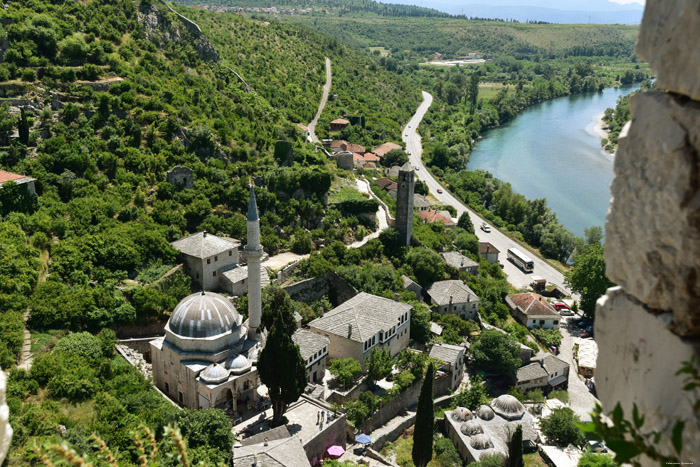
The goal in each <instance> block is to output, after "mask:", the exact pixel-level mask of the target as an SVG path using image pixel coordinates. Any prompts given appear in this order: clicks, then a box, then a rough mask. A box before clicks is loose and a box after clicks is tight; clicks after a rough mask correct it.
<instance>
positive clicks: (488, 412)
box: [476, 404, 496, 420]
mask: <svg viewBox="0 0 700 467" xmlns="http://www.w3.org/2000/svg"><path fill="white" fill-rule="evenodd" d="M476 415H477V416H478V417H479V418H480V419H482V420H493V417H495V416H496V414H495V413H494V412H493V409H492V408H491V407H489V406H488V405H484V404H482V405H481V406H480V407H479V408H478V409H477V411H476Z"/></svg>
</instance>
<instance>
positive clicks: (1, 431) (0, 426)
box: [0, 370, 12, 465]
mask: <svg viewBox="0 0 700 467" xmlns="http://www.w3.org/2000/svg"><path fill="white" fill-rule="evenodd" d="M9 418H10V409H9V408H8V407H7V404H5V373H3V372H2V371H1V370H0V465H2V462H3V461H4V460H5V456H6V455H7V451H9V450H10V443H11V442H12V427H11V426H10V424H9V423H8V420H9Z"/></svg>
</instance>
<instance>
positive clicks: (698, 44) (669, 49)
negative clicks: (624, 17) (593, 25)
mask: <svg viewBox="0 0 700 467" xmlns="http://www.w3.org/2000/svg"><path fill="white" fill-rule="evenodd" d="M637 55H639V57H640V58H641V59H642V60H644V61H646V62H648V63H649V66H651V69H652V70H654V73H655V74H656V85H657V86H658V87H660V88H661V89H665V90H667V91H673V92H677V93H680V94H685V95H686V96H690V97H691V98H692V99H694V100H700V80H698V76H700V2H698V1H697V0H647V2H646V8H645V9H644V18H643V19H642V28H641V29H640V31H639V40H638V41H637Z"/></svg>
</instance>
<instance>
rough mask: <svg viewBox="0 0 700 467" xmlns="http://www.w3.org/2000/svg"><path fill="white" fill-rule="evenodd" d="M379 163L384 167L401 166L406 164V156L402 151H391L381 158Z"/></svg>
mask: <svg viewBox="0 0 700 467" xmlns="http://www.w3.org/2000/svg"><path fill="white" fill-rule="evenodd" d="M380 162H381V164H382V165H383V166H384V167H392V166H394V165H398V166H402V165H404V164H405V163H406V162H408V156H407V155H406V153H405V152H404V151H403V149H392V150H391V151H389V152H387V153H386V154H385V155H384V157H382V158H381V161H380Z"/></svg>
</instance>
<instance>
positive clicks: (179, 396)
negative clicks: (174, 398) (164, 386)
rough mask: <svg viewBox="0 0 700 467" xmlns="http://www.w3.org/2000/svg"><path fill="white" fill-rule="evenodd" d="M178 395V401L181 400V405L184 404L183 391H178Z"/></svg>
mask: <svg viewBox="0 0 700 467" xmlns="http://www.w3.org/2000/svg"><path fill="white" fill-rule="evenodd" d="M177 395H178V399H179V400H180V404H182V403H183V402H182V399H183V395H182V391H178V392H177Z"/></svg>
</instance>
